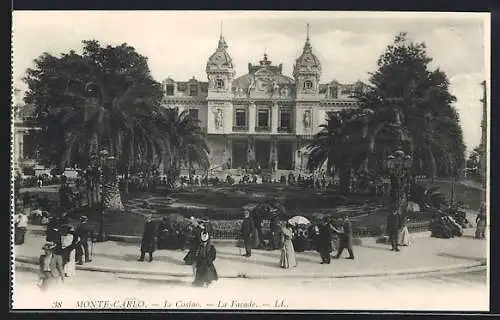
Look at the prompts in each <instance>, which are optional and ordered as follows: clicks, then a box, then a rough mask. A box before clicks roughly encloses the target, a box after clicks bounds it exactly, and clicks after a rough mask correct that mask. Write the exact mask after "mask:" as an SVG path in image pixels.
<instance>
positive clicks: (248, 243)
mask: <svg viewBox="0 0 500 320" xmlns="http://www.w3.org/2000/svg"><path fill="white" fill-rule="evenodd" d="M243 215H244V218H243V224H242V226H241V236H242V238H243V243H244V245H245V254H244V256H245V257H250V256H251V255H252V234H253V232H254V228H255V226H254V223H253V219H251V218H250V211H248V210H246V209H245V210H244V211H243Z"/></svg>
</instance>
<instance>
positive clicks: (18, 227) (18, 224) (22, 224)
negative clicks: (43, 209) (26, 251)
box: [15, 210, 28, 245]
mask: <svg viewBox="0 0 500 320" xmlns="http://www.w3.org/2000/svg"><path fill="white" fill-rule="evenodd" d="M27 227H28V215H26V213H25V212H24V210H19V211H18V213H17V214H16V215H15V244H16V245H20V244H23V243H24V238H25V235H26V228H27Z"/></svg>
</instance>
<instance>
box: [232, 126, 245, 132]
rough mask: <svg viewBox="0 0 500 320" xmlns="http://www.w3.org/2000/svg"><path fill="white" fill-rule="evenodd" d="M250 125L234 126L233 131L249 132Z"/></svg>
mask: <svg viewBox="0 0 500 320" xmlns="http://www.w3.org/2000/svg"><path fill="white" fill-rule="evenodd" d="M247 131H248V126H233V132H247Z"/></svg>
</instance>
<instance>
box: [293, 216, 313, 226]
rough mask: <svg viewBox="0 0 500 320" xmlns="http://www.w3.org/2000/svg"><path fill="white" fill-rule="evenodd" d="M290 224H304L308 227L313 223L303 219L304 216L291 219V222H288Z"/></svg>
mask: <svg viewBox="0 0 500 320" xmlns="http://www.w3.org/2000/svg"><path fill="white" fill-rule="evenodd" d="M288 222H289V223H290V224H292V225H301V224H304V225H308V224H311V222H310V221H309V220H308V219H307V218H305V217H303V216H295V217H292V218H290V220H288Z"/></svg>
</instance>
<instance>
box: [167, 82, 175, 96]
mask: <svg viewBox="0 0 500 320" xmlns="http://www.w3.org/2000/svg"><path fill="white" fill-rule="evenodd" d="M166 91H167V96H173V95H174V85H173V84H167V87H166Z"/></svg>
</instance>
